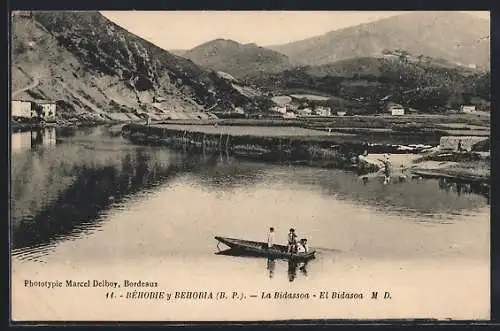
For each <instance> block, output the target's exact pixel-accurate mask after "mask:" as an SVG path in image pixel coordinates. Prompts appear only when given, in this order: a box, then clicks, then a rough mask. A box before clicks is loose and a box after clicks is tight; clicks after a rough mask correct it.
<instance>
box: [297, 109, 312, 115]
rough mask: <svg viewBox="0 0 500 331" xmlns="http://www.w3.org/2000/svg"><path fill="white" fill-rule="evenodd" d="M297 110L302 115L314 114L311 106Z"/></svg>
mask: <svg viewBox="0 0 500 331" xmlns="http://www.w3.org/2000/svg"><path fill="white" fill-rule="evenodd" d="M297 112H298V113H299V114H300V115H302V116H310V115H311V114H312V110H311V108H304V109H299V110H298V111H297Z"/></svg>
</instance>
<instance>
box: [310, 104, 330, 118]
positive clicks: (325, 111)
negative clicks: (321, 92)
mask: <svg viewBox="0 0 500 331" xmlns="http://www.w3.org/2000/svg"><path fill="white" fill-rule="evenodd" d="M314 112H315V113H316V115H318V116H332V110H331V109H330V107H323V106H318V107H316V109H315V110H314Z"/></svg>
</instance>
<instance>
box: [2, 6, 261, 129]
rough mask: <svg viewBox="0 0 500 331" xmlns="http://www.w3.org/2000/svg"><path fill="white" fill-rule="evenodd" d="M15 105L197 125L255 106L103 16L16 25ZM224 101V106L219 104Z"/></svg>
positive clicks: (26, 17) (48, 17) (27, 18)
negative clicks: (211, 114)
mask: <svg viewBox="0 0 500 331" xmlns="http://www.w3.org/2000/svg"><path fill="white" fill-rule="evenodd" d="M12 91H13V99H31V100H33V99H43V100H53V101H57V102H58V104H59V110H58V116H59V117H60V118H75V117H77V118H82V119H85V118H88V119H105V120H108V119H115V120H128V119H137V118H138V117H139V116H141V113H143V112H146V113H149V114H150V115H151V116H152V117H153V118H167V117H171V118H199V117H206V116H207V115H206V114H205V113H203V112H202V110H203V109H204V108H205V109H206V108H210V107H212V106H213V105H216V104H217V106H216V107H215V108H222V109H232V108H235V107H237V106H239V107H246V106H248V105H253V104H254V103H255V101H254V100H252V99H251V98H249V97H247V96H245V95H242V94H241V93H240V92H239V91H238V90H237V89H235V88H234V87H232V85H231V82H230V81H227V80H225V79H223V78H221V77H219V76H218V75H217V74H216V73H213V72H209V71H206V70H204V69H201V68H200V67H198V66H197V65H195V64H194V63H193V62H191V61H189V60H187V59H185V58H182V57H179V56H176V55H173V54H171V53H169V52H167V51H165V50H163V49H161V48H159V47H157V46H155V45H153V44H151V43H149V42H147V41H145V40H143V39H141V38H139V37H137V36H135V35H134V34H132V33H130V32H128V31H126V30H125V29H123V28H121V27H120V26H118V25H116V24H114V23H113V22H111V21H109V20H108V19H106V18H105V17H104V16H102V15H101V14H100V13H98V12H33V13H18V14H15V15H14V16H13V19H12ZM217 100H219V101H217Z"/></svg>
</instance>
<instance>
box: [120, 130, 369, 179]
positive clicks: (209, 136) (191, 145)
mask: <svg viewBox="0 0 500 331" xmlns="http://www.w3.org/2000/svg"><path fill="white" fill-rule="evenodd" d="M122 135H123V136H124V137H126V138H127V139H129V140H131V141H132V142H134V143H138V144H155V145H164V146H169V147H171V148H177V149H182V150H185V151H198V152H201V153H229V154H232V155H235V156H238V157H242V158H250V159H256V160H262V161H266V162H290V163H293V164H304V165H310V166H319V167H324V168H337V169H356V168H357V155H359V154H361V153H362V151H363V150H364V149H365V148H366V143H364V142H362V141H361V140H359V139H356V138H355V137H353V135H350V134H340V133H335V134H330V133H328V132H325V131H320V130H312V129H305V128H300V127H293V126H281V127H278V126H275V127H265V126H236V125H232V126H223V125H181V124H155V125H150V126H147V125H141V124H127V125H124V126H123V128H122ZM353 138H355V139H353ZM377 170H378V166H376V165H374V166H370V167H368V168H364V169H363V171H364V172H370V171H377Z"/></svg>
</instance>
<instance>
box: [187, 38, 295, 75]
mask: <svg viewBox="0 0 500 331" xmlns="http://www.w3.org/2000/svg"><path fill="white" fill-rule="evenodd" d="M182 56H184V57H185V58H188V59H190V60H191V61H193V62H194V63H196V64H198V65H199V66H202V67H205V68H209V69H212V70H217V71H223V72H227V73H230V74H231V75H233V76H234V77H236V78H240V79H241V78H245V77H248V76H255V75H259V74H260V73H273V72H280V71H282V70H285V69H288V68H290V67H291V64H290V60H289V59H288V57H287V56H285V55H283V54H280V53H278V52H275V51H273V50H270V49H267V48H264V47H260V46H257V45H255V44H240V43H238V42H236V41H233V40H225V39H216V40H212V41H209V42H207V43H204V44H201V45H199V46H196V47H195V48H193V49H191V50H189V51H187V52H184V53H183V54H182Z"/></svg>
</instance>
